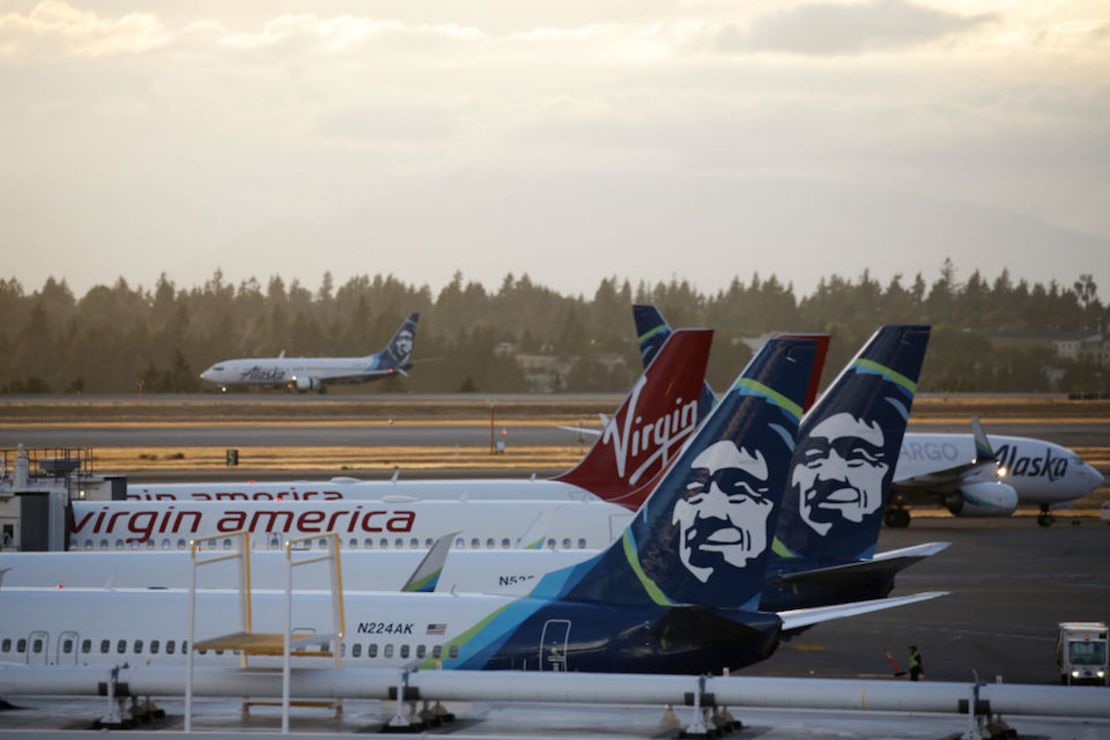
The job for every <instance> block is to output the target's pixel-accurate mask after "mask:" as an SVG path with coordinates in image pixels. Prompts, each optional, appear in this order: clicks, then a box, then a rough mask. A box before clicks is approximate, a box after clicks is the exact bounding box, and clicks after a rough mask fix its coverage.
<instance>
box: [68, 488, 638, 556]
mask: <svg viewBox="0 0 1110 740" xmlns="http://www.w3.org/2000/svg"><path fill="white" fill-rule="evenodd" d="M73 514H74V525H73V530H72V532H71V540H70V548H71V549H73V550H181V549H185V548H187V547H188V546H189V541H190V540H192V539H193V538H196V537H206V536H210V535H220V534H228V537H227V538H226V539H225V542H226V543H227V546H228V547H230V543H231V537H230V533H231V532H235V531H239V530H244V529H245V530H248V531H250V532H251V536H252V538H253V546H254V547H255V548H259V549H279V548H280V547H281V546H282V543H283V542H284V541H285V540H286V539H288V538H293V537H299V536H302V535H314V534H319V535H321V541H323V540H324V537H323V535H324V534H326V533H329V532H335V533H337V534H339V535H340V541H341V543H342V546H343V547H344V548H345V549H366V550H371V549H372V550H393V549H427V548H428V547H430V546H431V545H432V543H433V542H434V541H435V540H437V539H439V538H440V537H442V536H443V535H445V534H448V533H455V537H456V539H455V547H457V548H459V549H463V548H465V549H490V550H492V549H497V550H506V549H517V548H529V549H532V548H538V547H550V548H555V547H558V548H561V549H564V550H570V549H575V550H581V549H597V548H601V547H605V546H607V545H608V544H609V543H610V542H611V541H612V540H613V539H614V538H615V537H616V536H618V535H619V534H620V532H621V531H622V530H623V528H624V526H625V525H626V524H627V523H628V521H629V520H630V519H631V517H632V513H631V512H629V511H628V510H626V509H624V508H622V507H620V506H617V505H615V504H608V503H605V502H602V501H405V502H400V503H397V502H390V501H380V500H379V501H372V500H371V501H315V500H310V501H242V502H236V501H230V502H195V501H176V502H164V501H121V502H91V501H78V502H75V503H74V504H73ZM219 544H220V543H217V546H219Z"/></svg>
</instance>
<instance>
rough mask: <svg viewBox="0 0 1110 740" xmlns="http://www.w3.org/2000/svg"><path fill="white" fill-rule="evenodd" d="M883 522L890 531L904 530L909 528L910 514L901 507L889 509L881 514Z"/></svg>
mask: <svg viewBox="0 0 1110 740" xmlns="http://www.w3.org/2000/svg"><path fill="white" fill-rule="evenodd" d="M883 522H884V523H885V524H886V526H888V527H890V528H891V529H905V528H906V527H908V526H910V512H909V510H908V509H904V508H902V507H901V506H898V507H891V508H889V509H887V510H886V511H885V512H883Z"/></svg>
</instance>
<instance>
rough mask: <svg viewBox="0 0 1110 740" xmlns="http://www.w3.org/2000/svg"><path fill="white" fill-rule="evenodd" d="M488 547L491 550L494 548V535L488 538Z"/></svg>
mask: <svg viewBox="0 0 1110 740" xmlns="http://www.w3.org/2000/svg"><path fill="white" fill-rule="evenodd" d="M486 547H487V548H488V549H490V550H492V549H493V548H494V541H493V538H492V537H490V538H489V539H488V540H486Z"/></svg>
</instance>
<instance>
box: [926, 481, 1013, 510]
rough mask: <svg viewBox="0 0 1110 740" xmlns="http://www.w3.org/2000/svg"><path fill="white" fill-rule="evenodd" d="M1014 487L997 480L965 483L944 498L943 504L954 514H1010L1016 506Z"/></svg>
mask: <svg viewBox="0 0 1110 740" xmlns="http://www.w3.org/2000/svg"><path fill="white" fill-rule="evenodd" d="M1017 504H1018V495H1017V491H1015V490H1014V487H1013V486H1011V485H1008V484H1006V483H1001V482H998V481H994V482H983V483H965V484H963V485H962V486H960V488H959V490H958V491H957V492H956V493H950V494H948V495H947V496H945V498H944V506H945V508H946V509H948V510H949V511H950V512H952V514H954V515H955V516H1010V515H1011V514H1013V513H1014V509H1016V508H1017Z"/></svg>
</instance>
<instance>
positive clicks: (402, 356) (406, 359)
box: [371, 313, 420, 370]
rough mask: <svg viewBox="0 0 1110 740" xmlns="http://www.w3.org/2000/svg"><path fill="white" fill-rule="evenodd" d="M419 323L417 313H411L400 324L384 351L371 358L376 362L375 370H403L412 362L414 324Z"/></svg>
mask: <svg viewBox="0 0 1110 740" xmlns="http://www.w3.org/2000/svg"><path fill="white" fill-rule="evenodd" d="M418 321H420V314H419V313H411V314H409V317H408V318H407V319H405V320H404V321H403V322H401V327H400V328H399V329H397V332H396V333H395V334H394V335H393V338H392V339H390V340H389V344H387V345H385V349H383V350H382V351H381V352H379V353H377V354H376V355H371V357H373V358H375V359H376V360H377V362H376V364H377V366H378V368H377V369H382V370H405V369H406V368H408V366H409V365H410V364H411V361H412V348H413V345H414V344H415V343H416V322H418Z"/></svg>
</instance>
